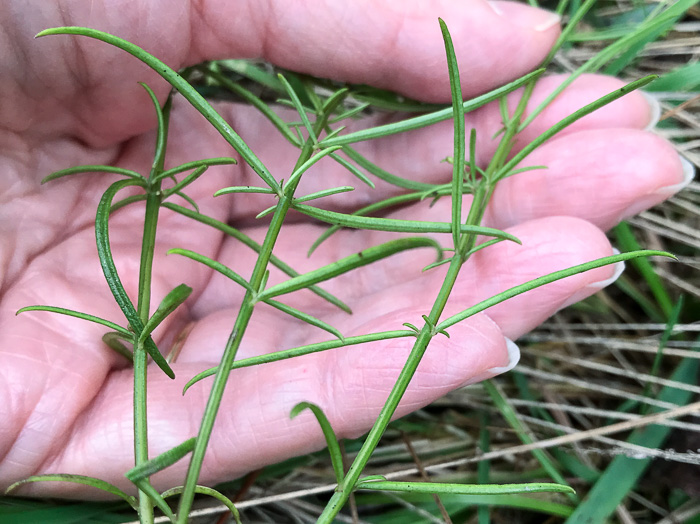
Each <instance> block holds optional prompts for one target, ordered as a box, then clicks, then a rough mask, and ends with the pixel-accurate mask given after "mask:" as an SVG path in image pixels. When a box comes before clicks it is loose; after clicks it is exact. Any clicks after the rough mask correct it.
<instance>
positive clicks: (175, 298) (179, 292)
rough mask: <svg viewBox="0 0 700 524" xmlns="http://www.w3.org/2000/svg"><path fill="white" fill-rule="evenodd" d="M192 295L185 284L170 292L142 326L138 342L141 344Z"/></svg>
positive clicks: (190, 289) (189, 288)
mask: <svg viewBox="0 0 700 524" xmlns="http://www.w3.org/2000/svg"><path fill="white" fill-rule="evenodd" d="M191 293H192V288H191V287H189V286H186V285H185V284H180V285H179V286H177V287H176V288H175V289H173V290H172V291H170V293H168V294H167V295H165V296H164V297H163V300H161V302H160V304H159V305H158V307H157V308H156V310H155V311H154V312H153V315H151V318H149V319H148V322H146V325H145V326H143V331H142V332H141V334H140V335H139V342H141V343H143V342H144V341H145V340H146V337H148V336H150V334H151V333H153V331H154V330H155V329H156V328H157V327H158V326H159V325H160V323H161V322H163V320H165V319H166V318H167V316H168V315H170V313H172V312H173V311H175V310H176V309H177V308H178V306H179V305H180V304H182V303H183V302H184V301H185V300H187V297H189V296H190V294H191Z"/></svg>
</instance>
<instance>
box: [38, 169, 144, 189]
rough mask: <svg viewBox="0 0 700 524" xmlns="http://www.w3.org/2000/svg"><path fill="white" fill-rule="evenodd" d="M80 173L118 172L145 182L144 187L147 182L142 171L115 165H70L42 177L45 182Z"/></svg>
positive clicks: (43, 182)
mask: <svg viewBox="0 0 700 524" xmlns="http://www.w3.org/2000/svg"><path fill="white" fill-rule="evenodd" d="M79 173H116V174H118V175H123V176H125V177H129V178H132V179H134V180H138V181H140V182H143V183H142V184H139V185H140V186H142V187H143V185H144V184H145V182H146V178H145V177H144V176H143V175H141V174H140V173H137V172H136V171H132V170H131V169H124V168H123V167H114V166H98V165H86V166H75V167H69V168H68V169H61V170H60V171H55V172H53V173H51V174H50V175H49V176H47V177H44V178H43V179H42V181H41V183H42V184H45V183H46V182H50V181H51V180H56V179H57V178H62V177H64V176H69V175H77V174H79Z"/></svg>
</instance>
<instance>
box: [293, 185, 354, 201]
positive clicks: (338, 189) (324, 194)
mask: <svg viewBox="0 0 700 524" xmlns="http://www.w3.org/2000/svg"><path fill="white" fill-rule="evenodd" d="M354 190H355V188H354V187H350V186H341V187H333V188H331V189H324V190H322V191H316V192H314V193H309V194H308V195H304V196H302V197H298V198H295V199H294V202H295V203H297V204H300V203H302V202H309V201H310V200H316V199H317V198H324V197H328V196H332V195H337V194H339V193H347V192H348V191H354Z"/></svg>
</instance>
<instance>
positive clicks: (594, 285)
mask: <svg viewBox="0 0 700 524" xmlns="http://www.w3.org/2000/svg"><path fill="white" fill-rule="evenodd" d="M613 254H614V255H619V254H620V251H619V250H618V249H615V248H613ZM624 270H625V263H624V262H617V263H616V264H614V265H613V274H612V275H611V276H610V277H608V278H606V279H604V280H599V281H598V282H591V283H590V284H588V285H586V286H584V287H582V288H581V289H579V290H578V291H576V293H574V294H573V295H571V296H570V297H569V298H567V299H566V300H565V301H564V303H563V304H562V305H561V307H559V309H557V311H561V310H562V309H564V308H565V307H568V306H570V305H571V304H575V303H576V302H580V301H581V300H583V299H584V298H587V297H589V296H591V295H592V294H593V293H595V292H596V291H600V290H601V289H603V288H604V287H607V286H609V285H610V284H612V283H613V282H615V281H616V280H617V279H618V278H620V275H622V272H623V271H624Z"/></svg>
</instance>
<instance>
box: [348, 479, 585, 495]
mask: <svg viewBox="0 0 700 524" xmlns="http://www.w3.org/2000/svg"><path fill="white" fill-rule="evenodd" d="M355 489H362V490H376V491H399V492H409V493H438V494H443V493H444V494H453V495H503V494H510V493H543V492H549V493H575V492H574V490H573V489H572V488H570V487H569V486H564V485H562V484H550V483H545V482H533V483H531V484H481V485H479V484H446V483H442V482H394V481H388V480H374V481H369V482H360V483H358V485H357V487H356V488H355Z"/></svg>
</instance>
